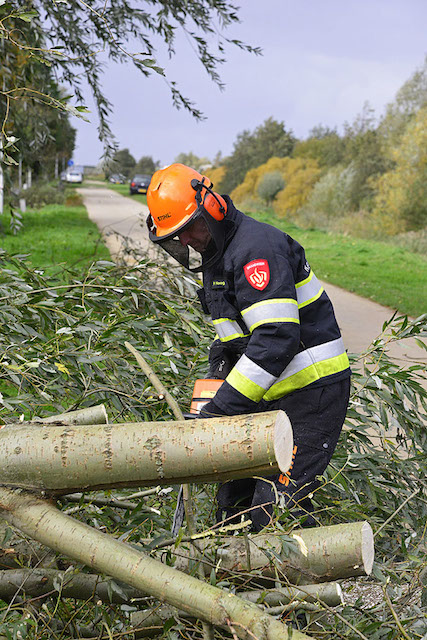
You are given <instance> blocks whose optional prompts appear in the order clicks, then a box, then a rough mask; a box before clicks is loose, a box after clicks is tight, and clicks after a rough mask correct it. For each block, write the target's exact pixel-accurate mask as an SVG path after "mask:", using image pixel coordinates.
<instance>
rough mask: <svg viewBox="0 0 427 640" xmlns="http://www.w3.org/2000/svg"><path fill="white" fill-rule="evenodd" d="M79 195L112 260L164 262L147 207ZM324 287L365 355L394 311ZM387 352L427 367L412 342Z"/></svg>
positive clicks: (355, 348) (114, 196)
mask: <svg viewBox="0 0 427 640" xmlns="http://www.w3.org/2000/svg"><path fill="white" fill-rule="evenodd" d="M79 192H80V193H81V195H82V196H83V200H84V204H85V206H86V208H87V210H88V213H89V217H90V219H91V220H93V222H95V223H96V224H97V226H98V227H99V229H100V230H101V232H102V233H103V235H104V237H105V239H106V244H107V246H108V248H109V249H110V252H111V255H112V257H113V258H114V256H116V255H117V254H118V253H120V252H121V250H122V248H123V244H124V243H127V244H128V245H130V246H131V247H132V248H133V249H134V250H136V251H137V252H138V253H139V252H141V253H142V254H143V255H149V256H150V257H152V258H155V259H159V256H161V257H160V259H163V260H164V259H165V257H164V253H163V252H160V251H159V250H158V249H156V248H155V247H153V245H152V243H150V241H149V239H148V233H147V229H146V227H145V218H146V216H147V214H148V208H147V207H146V206H145V205H143V204H141V203H139V202H137V201H136V200H132V199H130V198H126V197H124V196H122V195H120V194H119V193H117V192H115V191H113V190H112V189H108V188H105V187H95V186H85V187H81V188H80V189H79ZM323 284H324V287H325V289H326V291H327V293H328V295H329V297H330V298H331V300H332V303H333V305H334V309H335V315H336V317H337V320H338V324H339V326H340V328H341V332H342V335H343V339H344V344H345V345H346V348H347V349H348V351H350V352H352V353H357V354H359V353H363V352H364V351H365V350H366V349H367V348H368V347H369V345H370V344H371V342H372V341H373V340H374V339H375V338H377V337H378V336H379V335H380V333H381V331H382V326H383V324H384V322H387V321H388V320H389V319H390V318H391V316H392V315H393V313H394V310H393V309H389V308H388V307H382V306H381V305H379V304H377V303H376V302H372V300H368V299H366V298H362V297H360V296H357V295H355V294H353V293H350V292H348V291H345V290H344V289H340V288H339V287H336V286H334V285H331V284H328V283H323ZM388 350H389V353H390V355H391V356H392V357H393V359H394V360H398V361H401V362H402V364H404V363H406V365H408V364H411V363H413V362H423V363H424V364H425V365H427V357H426V355H425V354H426V352H425V351H424V350H423V349H421V348H420V347H419V346H418V345H417V344H416V343H415V341H413V340H404V341H400V342H399V343H398V344H390V345H389V346H388Z"/></svg>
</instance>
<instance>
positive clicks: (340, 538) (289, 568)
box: [173, 522, 374, 584]
mask: <svg viewBox="0 0 427 640" xmlns="http://www.w3.org/2000/svg"><path fill="white" fill-rule="evenodd" d="M290 537H291V538H292V539H293V541H294V542H295V543H296V547H297V550H295V551H290V552H289V551H288V555H286V554H284V553H283V552H282V540H281V539H280V536H279V535H274V534H257V535H250V536H245V537H229V538H223V539H222V540H221V544H220V546H219V547H218V548H216V549H215V548H214V547H213V544H214V543H213V542H212V540H207V539H200V540H198V543H199V545H200V548H201V549H202V550H204V551H205V552H206V556H209V555H210V558H211V562H210V563H206V565H205V571H206V573H207V574H209V573H210V571H211V569H212V562H213V563H214V564H217V563H218V562H220V567H221V569H222V570H224V571H227V570H228V571H234V572H247V573H250V572H251V571H252V570H254V569H257V570H260V569H262V572H263V575H265V576H272V577H275V576H276V575H277V573H279V577H280V574H282V575H283V576H284V577H285V578H286V580H288V581H290V582H291V583H293V584H308V583H313V582H323V581H327V582H329V581H332V580H338V579H340V578H349V577H353V576H361V575H370V573H371V571H372V565H373V561H374V538H373V533H372V529H371V526H370V525H369V523H368V522H353V523H348V524H338V525H331V526H329V527H316V528H313V529H297V530H294V531H293V532H292V533H291V534H290ZM209 547H211V553H209ZM264 549H265V551H264ZM271 551H273V552H274V554H275V555H276V559H275V562H274V564H273V563H272V562H271V553H270V554H269V552H271ZM173 553H176V554H177V556H176V563H175V567H176V568H177V569H179V570H180V571H188V570H189V569H188V565H189V558H188V555H189V554H188V551H186V550H185V547H184V548H182V547H178V548H177V549H176V550H174V552H173ZM277 555H278V556H280V557H281V558H282V562H279V561H278V560H277ZM201 562H202V564H203V559H202V560H201Z"/></svg>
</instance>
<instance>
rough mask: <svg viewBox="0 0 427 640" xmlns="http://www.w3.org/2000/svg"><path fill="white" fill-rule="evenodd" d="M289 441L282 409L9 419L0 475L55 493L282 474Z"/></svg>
mask: <svg viewBox="0 0 427 640" xmlns="http://www.w3.org/2000/svg"><path fill="white" fill-rule="evenodd" d="M292 447H293V437H292V428H291V424H290V422H289V420H288V417H287V416H286V414H285V413H284V412H283V411H271V412H270V411H269V412H265V413H258V414H254V415H246V416H234V417H229V416H222V417H218V418H209V419H203V420H182V421H175V422H137V423H124V424H110V425H86V426H84V427H82V426H72V425H65V426H58V425H55V424H52V425H49V426H45V425H40V424H30V425H28V424H27V425H6V427H4V428H3V429H1V430H0V469H1V473H0V482H1V484H3V485H7V486H13V487H21V488H25V489H29V490H32V491H46V492H48V493H51V494H56V495H58V494H59V495H60V494H64V493H72V492H76V491H81V490H82V489H86V490H93V489H109V488H119V487H131V486H150V485H165V484H171V483H174V484H179V483H180V484H183V483H185V482H215V481H222V480H230V479H232V478H245V477H248V476H252V475H271V474H272V473H276V472H277V471H279V470H280V471H281V472H282V473H285V472H286V471H287V470H288V468H289V466H290V464H291V456H292Z"/></svg>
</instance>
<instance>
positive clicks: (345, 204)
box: [307, 165, 354, 218]
mask: <svg viewBox="0 0 427 640" xmlns="http://www.w3.org/2000/svg"><path fill="white" fill-rule="evenodd" d="M353 177H354V172H353V169H352V167H351V165H350V166H349V167H346V168H342V167H339V168H334V169H331V170H330V171H328V173H327V174H325V175H324V176H323V178H321V179H320V180H319V181H318V182H317V183H316V184H315V185H314V187H313V190H312V192H311V195H310V197H309V198H308V202H307V208H308V209H311V210H312V211H316V212H318V213H323V214H324V215H326V216H327V217H328V218H329V217H337V216H341V215H343V214H344V213H347V212H348V211H350V210H351V190H352V181H353Z"/></svg>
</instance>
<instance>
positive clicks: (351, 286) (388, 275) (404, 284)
mask: <svg viewBox="0 0 427 640" xmlns="http://www.w3.org/2000/svg"><path fill="white" fill-rule="evenodd" d="M252 215H253V217H256V218H257V219H259V220H261V221H262V222H268V223H269V224H272V225H274V226H275V227H278V228H280V229H282V230H283V231H286V232H287V233H289V235H291V236H292V237H293V238H295V240H297V241H298V242H300V243H301V244H302V245H303V247H304V248H305V250H306V253H307V258H308V260H309V262H310V264H311V265H312V267H313V270H314V271H315V273H316V275H317V276H318V277H319V278H320V279H321V280H324V281H326V282H331V283H332V284H335V285H337V286H338V287H341V288H343V289H346V290H347V291H352V292H353V293H357V294H358V295H360V296H363V297H364V298H370V299H371V300H375V302H378V303H379V304H382V305H385V306H387V307H390V309H392V310H396V309H397V310H398V311H399V312H400V313H403V314H408V315H409V316H415V317H418V316H420V315H421V314H423V313H426V312H427V259H426V258H425V257H424V256H422V255H420V254H418V253H411V252H409V251H405V250H404V249H402V248H400V247H396V246H394V245H391V244H387V243H386V242H377V241H374V240H363V239H360V238H352V237H350V236H343V235H337V234H332V233H326V232H323V231H315V230H305V229H301V228H299V227H296V226H295V225H293V224H292V223H290V222H289V221H287V220H283V219H280V218H278V217H277V216H275V214H274V213H272V212H265V213H257V214H252Z"/></svg>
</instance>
